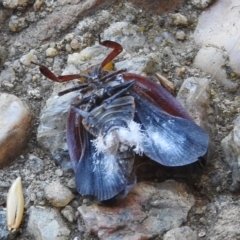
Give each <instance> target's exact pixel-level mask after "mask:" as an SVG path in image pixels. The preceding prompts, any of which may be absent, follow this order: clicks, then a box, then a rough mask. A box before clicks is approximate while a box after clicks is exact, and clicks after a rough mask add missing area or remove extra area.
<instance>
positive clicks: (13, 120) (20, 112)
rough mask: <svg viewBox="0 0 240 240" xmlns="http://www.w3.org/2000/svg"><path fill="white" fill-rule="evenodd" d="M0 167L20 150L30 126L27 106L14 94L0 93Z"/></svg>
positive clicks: (11, 159) (12, 158) (16, 155)
mask: <svg viewBox="0 0 240 240" xmlns="http://www.w3.org/2000/svg"><path fill="white" fill-rule="evenodd" d="M0 116H1V118H0V168H1V167H3V166H4V165H6V164H8V163H10V162H11V161H13V160H14V159H15V158H16V157H18V155H19V154H20V153H21V152H22V150H23V148H24V146H25V143H26V140H27V137H28V133H29V128H30V121H31V115H30V111H29V109H28V107H27V106H26V104H24V103H23V102H22V101H21V100H20V99H19V98H17V97H16V96H14V95H11V94H6V93H1V94H0Z"/></svg>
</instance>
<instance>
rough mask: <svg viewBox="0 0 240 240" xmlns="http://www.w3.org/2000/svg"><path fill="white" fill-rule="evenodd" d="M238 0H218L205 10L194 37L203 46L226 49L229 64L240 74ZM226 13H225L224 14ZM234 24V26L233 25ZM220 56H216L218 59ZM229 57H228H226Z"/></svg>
mask: <svg viewBox="0 0 240 240" xmlns="http://www.w3.org/2000/svg"><path fill="white" fill-rule="evenodd" d="M238 3H239V1H238V0H228V1H226V0H218V1H216V2H215V4H213V5H212V6H211V7H210V8H209V9H208V10H207V11H205V12H203V13H202V14H201V15H200V17H199V19H198V25H197V27H196V29H195V31H194V39H195V41H196V43H197V44H199V45H202V46H209V45H210V46H212V47H216V48H219V49H222V48H223V49H226V51H227V53H228V55H229V60H230V62H229V64H230V67H231V68H232V69H233V71H234V72H235V73H237V74H240V68H239V66H240V58H239V54H238V53H239V51H240V44H239V41H238V39H239V32H240V18H239V11H238V9H237V8H236V6H237V5H238ZM222 13H224V14H222ZM226 23H227V24H226ZM232 26H234V27H232ZM217 58H218V56H216V61H218V60H217ZM225 59H227V57H225Z"/></svg>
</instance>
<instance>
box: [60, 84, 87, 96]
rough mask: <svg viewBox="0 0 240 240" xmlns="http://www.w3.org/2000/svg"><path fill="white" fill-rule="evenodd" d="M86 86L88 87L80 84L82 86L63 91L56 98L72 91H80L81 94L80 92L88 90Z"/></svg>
mask: <svg viewBox="0 0 240 240" xmlns="http://www.w3.org/2000/svg"><path fill="white" fill-rule="evenodd" d="M87 86H88V84H87V83H86V84H82V85H80V86H77V87H73V88H68V89H66V90H63V91H61V92H59V93H58V96H62V95H65V94H67V93H70V92H74V91H77V90H81V92H82V90H85V89H88V87H87Z"/></svg>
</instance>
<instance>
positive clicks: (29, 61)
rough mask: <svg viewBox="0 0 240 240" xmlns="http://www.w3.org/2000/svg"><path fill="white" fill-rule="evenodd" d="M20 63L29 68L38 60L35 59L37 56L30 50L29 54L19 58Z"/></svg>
mask: <svg viewBox="0 0 240 240" xmlns="http://www.w3.org/2000/svg"><path fill="white" fill-rule="evenodd" d="M20 62H21V63H22V64H24V65H25V66H30V65H31V64H32V62H35V63H37V62H38V59H37V56H36V54H35V50H31V51H30V52H29V53H27V54H25V55H23V56H22V57H21V58H20Z"/></svg>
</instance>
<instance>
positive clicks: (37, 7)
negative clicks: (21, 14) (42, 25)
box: [33, 0, 44, 12]
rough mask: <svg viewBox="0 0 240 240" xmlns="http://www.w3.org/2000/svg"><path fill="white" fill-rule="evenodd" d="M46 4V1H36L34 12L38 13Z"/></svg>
mask: <svg viewBox="0 0 240 240" xmlns="http://www.w3.org/2000/svg"><path fill="white" fill-rule="evenodd" d="M43 4H44V0H36V2H35V3H34V5H33V8H34V11H35V12H37V11H39V10H40V9H41V7H42V6H43Z"/></svg>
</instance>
